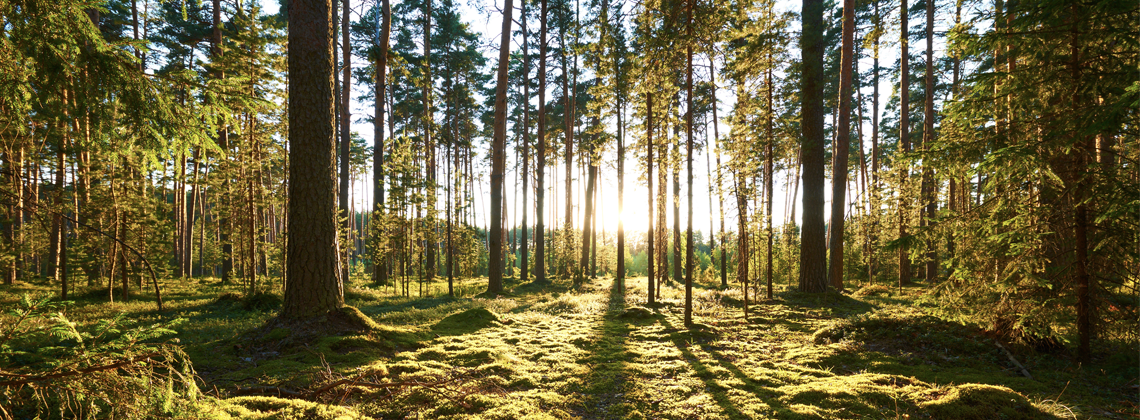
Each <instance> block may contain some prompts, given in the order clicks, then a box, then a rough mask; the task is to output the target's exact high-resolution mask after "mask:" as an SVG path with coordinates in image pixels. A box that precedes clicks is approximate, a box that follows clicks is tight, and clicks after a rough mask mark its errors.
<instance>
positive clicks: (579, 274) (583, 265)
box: [574, 150, 598, 287]
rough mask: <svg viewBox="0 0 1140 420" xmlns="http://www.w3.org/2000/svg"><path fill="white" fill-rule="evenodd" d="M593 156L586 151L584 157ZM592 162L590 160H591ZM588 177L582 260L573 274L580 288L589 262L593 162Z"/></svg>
mask: <svg viewBox="0 0 1140 420" xmlns="http://www.w3.org/2000/svg"><path fill="white" fill-rule="evenodd" d="M591 155H593V151H591V150H587V151H586V156H588V157H589V156H591ZM591 160H592V158H591ZM589 165H590V169H589V171H588V172H589V175H587V177H588V178H587V180H586V196H585V197H584V198H585V199H586V211H585V213H583V214H582V258H581V259H580V262H579V264H578V270H577V271H576V272H575V273H574V286H575V287H577V286H581V285H582V283H583V280H584V279H585V276H586V275H585V274H586V270H587V269H588V268H589V262H590V235H591V233H592V231H593V225H592V221H593V216H594V180H595V177H596V176H597V174H598V173H597V167H596V166H594V164H593V162H590V163H589Z"/></svg>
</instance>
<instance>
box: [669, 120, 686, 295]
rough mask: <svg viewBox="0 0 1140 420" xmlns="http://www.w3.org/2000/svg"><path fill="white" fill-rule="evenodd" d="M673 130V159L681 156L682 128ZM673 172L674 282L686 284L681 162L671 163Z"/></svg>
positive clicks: (678, 127)
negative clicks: (682, 225)
mask: <svg viewBox="0 0 1140 420" xmlns="http://www.w3.org/2000/svg"><path fill="white" fill-rule="evenodd" d="M673 127H674V130H673V158H674V159H676V158H678V157H680V155H681V133H680V126H679V125H674V126H673ZM670 168H671V169H672V171H673V197H672V198H673V237H672V239H673V240H672V242H673V278H672V281H674V282H677V283H684V282H685V279H684V278H682V277H681V276H682V275H683V274H682V270H681V262H682V261H683V260H682V257H681V162H678V161H672V162H670Z"/></svg>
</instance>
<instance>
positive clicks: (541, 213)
mask: <svg viewBox="0 0 1140 420" xmlns="http://www.w3.org/2000/svg"><path fill="white" fill-rule="evenodd" d="M546 1H547V0H542V11H541V14H542V17H541V18H540V19H539V33H541V35H540V36H541V37H542V38H541V41H540V45H539V47H538V49H539V53H538V151H537V152H536V153H535V160H536V162H535V166H536V168H535V173H534V181H535V182H534V209H535V210H534V215H535V217H536V218H538V220H536V221H535V226H534V279H535V281H536V282H539V283H544V282H546V227H545V226H544V223H543V222H544V218H545V217H546V216H545V198H546Z"/></svg>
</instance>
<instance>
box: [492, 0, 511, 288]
mask: <svg viewBox="0 0 1140 420" xmlns="http://www.w3.org/2000/svg"><path fill="white" fill-rule="evenodd" d="M505 2H506V4H505V5H504V6H503V37H502V40H501V41H500V43H499V70H498V78H497V79H498V80H497V81H496V85H495V127H494V129H495V132H494V137H493V138H492V143H491V229H490V230H489V231H488V234H489V235H490V243H489V246H490V248H491V249H490V252H491V254H490V257H489V258H488V263H487V267H488V268H487V270H488V273H487V294H489V295H492V296H493V295H497V294H500V293H502V292H503V267H502V261H503V237H502V235H501V234H500V232H502V230H503V220H502V215H503V196H502V191H503V167H504V166H505V162H504V161H505V159H506V143H507V142H506V140H507V139H506V137H507V71H508V68H509V67H510V65H509V63H510V61H509V60H510V54H509V53H510V47H511V11H512V7H511V2H512V0H505Z"/></svg>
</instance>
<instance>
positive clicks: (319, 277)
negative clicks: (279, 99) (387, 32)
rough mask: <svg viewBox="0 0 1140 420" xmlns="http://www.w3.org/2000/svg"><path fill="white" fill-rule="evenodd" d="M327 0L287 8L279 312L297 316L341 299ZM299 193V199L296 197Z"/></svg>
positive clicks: (308, 0) (318, 311)
mask: <svg viewBox="0 0 1140 420" xmlns="http://www.w3.org/2000/svg"><path fill="white" fill-rule="evenodd" d="M331 17H332V3H331V0H294V2H293V3H292V4H291V5H290V10H289V29H290V30H289V40H288V41H289V54H288V66H289V75H290V77H289V86H288V89H289V181H288V182H289V197H291V198H292V199H290V200H289V213H288V218H289V221H288V223H289V241H288V245H287V247H286V255H287V259H286V277H285V302H284V304H283V305H282V307H281V315H282V316H283V317H286V318H302V317H310V316H315V315H320V314H322V313H325V312H328V311H331V310H334V309H337V308H340V307H341V306H343V305H344V284H343V279H341V278H340V275H341V272H340V270H339V267H338V264H337V251H338V249H339V248H340V247H339V246H338V245H337V235H336V229H337V228H336V226H337V223H336V204H335V201H334V200H335V198H334V197H335V192H336V187H337V185H336V177H335V176H334V175H333V173H334V168H335V167H336V155H335V153H333V150H334V147H335V146H336V145H335V142H334V135H333V133H334V130H335V127H334V125H333V121H334V115H333V91H332V89H333V83H332V79H333V77H332V76H333V72H334V63H333V60H332V47H333V39H332V36H331V35H332V32H333V31H332V29H333V28H332V22H331ZM301 197H304V199H301Z"/></svg>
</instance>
